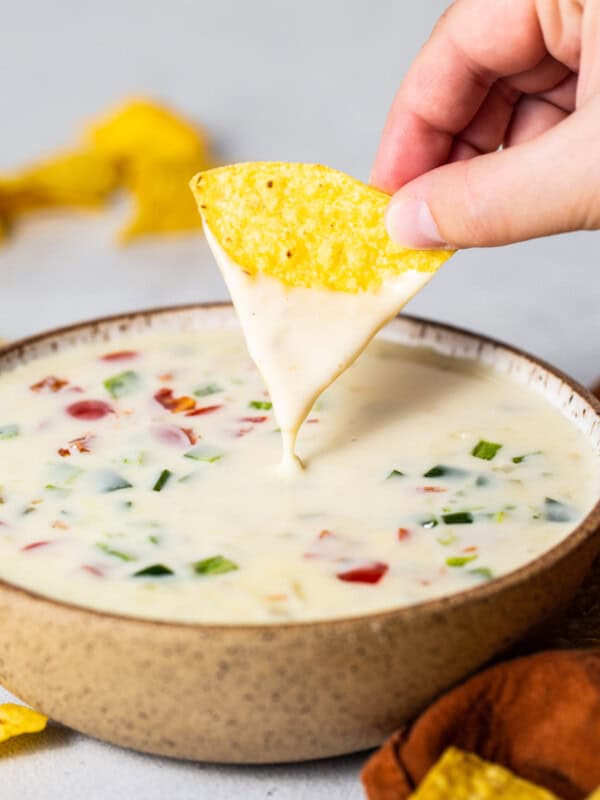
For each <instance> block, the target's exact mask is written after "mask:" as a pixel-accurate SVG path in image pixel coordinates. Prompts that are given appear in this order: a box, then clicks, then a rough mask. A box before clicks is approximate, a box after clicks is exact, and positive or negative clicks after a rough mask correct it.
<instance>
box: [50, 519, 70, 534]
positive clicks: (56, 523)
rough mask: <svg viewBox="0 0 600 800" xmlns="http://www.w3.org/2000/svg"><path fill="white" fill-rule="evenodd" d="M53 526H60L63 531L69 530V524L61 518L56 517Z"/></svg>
mask: <svg viewBox="0 0 600 800" xmlns="http://www.w3.org/2000/svg"><path fill="white" fill-rule="evenodd" d="M52 527H53V528H58V529H59V530H61V531H68V530H69V526H68V525H67V523H66V522H63V521H62V520H60V519H55V520H54V522H53V523H52Z"/></svg>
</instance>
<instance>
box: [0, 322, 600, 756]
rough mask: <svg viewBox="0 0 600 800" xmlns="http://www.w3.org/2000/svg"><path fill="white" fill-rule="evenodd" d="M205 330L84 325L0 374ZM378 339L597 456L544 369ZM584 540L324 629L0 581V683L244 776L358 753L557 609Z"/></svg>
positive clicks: (563, 387)
mask: <svg viewBox="0 0 600 800" xmlns="http://www.w3.org/2000/svg"><path fill="white" fill-rule="evenodd" d="M221 325H225V326H228V327H229V326H234V325H236V320H235V317H234V314H233V312H232V310H231V308H230V307H229V306H197V307H186V308H178V309H177V308H176V309H164V310H159V311H151V312H144V313H138V314H131V315H127V316H121V317H115V318H112V319H105V320H101V321H98V322H91V323H86V324H83V325H77V326H73V327H70V328H65V329H63V330H60V331H54V332H52V333H48V334H44V335H42V336H37V337H34V338H31V339H28V340H26V341H22V342H18V343H16V344H12V345H10V346H9V347H6V348H5V349H4V350H0V373H2V372H5V371H6V370H10V369H11V368H13V367H15V366H17V365H18V364H21V363H23V362H26V361H30V360H32V359H35V358H37V357H39V356H41V355H45V354H47V353H49V352H52V351H55V350H62V349H64V348H71V347H74V346H76V345H77V344H78V343H80V342H85V341H90V340H103V341H110V340H112V339H114V338H115V337H118V336H119V335H121V334H122V333H132V332H136V331H139V332H143V331H145V330H147V329H149V328H152V329H160V328H176V329H178V330H184V331H185V330H192V329H197V328H205V327H216V326H221ZM387 331H388V334H389V336H390V338H393V339H395V340H398V341H401V342H405V343H407V344H414V345H427V346H429V347H432V348H434V349H435V350H438V351H440V352H443V353H447V354H451V355H456V356H460V357H462V358H468V359H476V360H477V361H480V362H482V363H485V364H487V365H490V366H492V367H493V368H494V369H496V370H498V371H499V372H504V373H510V374H511V375H512V376H513V377H515V378H516V379H517V380H519V381H521V382H523V383H526V384H529V385H531V386H532V387H533V388H534V389H535V390H536V391H538V392H540V393H541V394H542V395H543V396H544V397H546V398H547V399H548V401H549V402H551V403H552V404H553V405H555V406H556V407H557V408H559V409H560V411H561V413H562V414H564V415H565V416H566V417H567V418H569V419H571V420H573V421H574V422H575V424H576V425H577V426H578V427H579V428H580V429H581V430H582V431H583V432H584V434H585V435H586V436H587V438H588V439H589V440H590V442H591V443H592V445H593V447H594V449H595V450H596V452H598V454H599V455H598V457H599V458H600V424H599V406H598V404H597V403H596V402H595V401H594V400H593V398H592V397H591V396H590V394H589V393H588V392H586V391H585V390H584V389H582V388H581V387H580V386H577V385H576V384H574V383H573V382H572V381H571V380H569V379H568V378H566V377H565V376H564V375H561V374H560V373H558V372H557V371H556V370H554V369H552V368H551V367H549V366H547V365H545V364H542V363H541V362H540V361H538V360H537V359H534V358H532V357H531V356H528V355H526V354H524V353H521V352H518V351H516V350H513V349H511V348H509V347H506V346H504V345H501V344H498V343H496V342H493V341H490V340H489V339H484V338H482V337H480V336H476V335H473V334H470V333H465V332H463V331H460V330H456V329H453V328H448V327H446V326H444V325H438V324H435V323H430V322H425V321H422V320H419V319H413V318H410V317H402V318H400V319H397V320H395V321H394V322H393V323H391V324H390V326H389V327H388V329H387ZM0 380H1V377H0ZM599 526H600V503H598V504H596V506H595V508H594V509H593V511H592V512H591V513H590V514H589V515H588V516H587V517H586V518H585V519H584V521H583V522H582V523H581V524H580V525H579V526H578V527H577V528H576V529H575V530H574V531H573V532H572V533H571V534H570V535H569V536H568V537H567V538H566V539H565V540H564V541H563V542H562V543H561V544H559V545H558V546H557V547H554V548H553V549H552V550H550V551H549V552H547V553H545V554H544V555H542V556H541V557H540V558H538V559H536V560H535V561H534V562H532V563H531V564H529V565H528V566H526V567H523V568H522V569H519V570H517V571H515V572H513V573H511V574H509V575H507V576H506V577H503V578H499V579H497V580H494V581H491V582H490V583H488V584H485V585H482V586H479V587H477V588H474V589H471V590H469V591H466V592H461V593H460V594H455V595H452V596H450V597H448V598H445V599H441V600H434V601H430V602H427V603H423V604H421V605H416V606H413V607H410V608H404V609H402V608H400V609H397V610H393V611H387V612H385V613H378V614H370V615H368V616H362V617H355V618H348V619H340V620H336V621H332V622H331V621H330V622H307V623H294V624H273V625H246V626H241V625H240V626H225V625H212V626H211V625H199V624H177V623H166V622H151V621H147V620H139V619H134V618H130V617H126V616H117V615H114V614H104V613H98V612H95V611H90V610H87V609H85V608H80V607H76V606H72V605H66V604H63V603H60V602H56V601H53V600H48V599H45V598H44V597H42V596H39V595H35V594H33V593H31V592H28V591H23V590H21V589H18V588H16V587H14V586H11V585H10V584H9V583H7V582H4V583H3V582H0V682H1V683H3V684H4V685H5V686H6V687H7V688H8V689H10V690H11V691H13V692H14V693H15V694H16V695H18V696H19V697H21V698H22V699H23V700H25V701H26V702H28V703H30V704H31V705H33V706H34V707H35V708H37V709H39V710H40V711H43V712H44V713H46V714H48V715H49V716H50V717H52V718H53V719H55V720H59V721H60V722H62V723H64V724H65V725H68V726H70V727H72V728H75V729H76V730H79V731H82V732H83V733H87V734H90V735H91V736H96V737H98V738H100V739H105V740H107V741H110V742H114V743H116V744H119V745H123V746H125V747H132V748H135V749H137V750H144V751H147V752H150V753H160V754H163V755H167V756H176V757H179V758H188V759H199V760H207V761H221V762H234V763H250V762H255V763H256V762H277V761H299V760H303V759H310V758H318V757H322V756H332V755H336V754H340V753H348V752H351V751H354V750H360V749H362V748H367V747H371V746H373V745H376V744H378V743H379V742H381V741H382V739H383V738H384V737H385V736H387V735H388V734H389V733H391V732H392V731H393V730H394V729H395V728H397V727H398V726H399V725H401V724H402V723H403V722H405V721H406V720H409V719H410V718H411V717H413V716H414V715H415V714H416V713H417V712H419V711H420V710H421V709H422V708H423V707H424V706H425V705H426V704H427V703H429V702H430V701H431V700H432V699H433V698H434V697H436V695H438V694H439V693H440V692H442V691H443V690H445V689H447V688H448V687H450V686H452V685H453V684H455V683H456V682H457V681H460V680H461V679H462V678H464V677H465V676H466V675H467V674H469V673H470V672H473V671H474V670H476V669H477V668H478V667H480V666H481V665H482V664H484V663H485V662H486V661H488V660H489V659H490V658H492V657H493V656H495V655H497V654H498V653H500V652H501V651H502V650H504V649H505V648H507V647H509V646H510V645H512V644H513V643H514V642H516V641H517V640H518V639H519V638H520V637H522V636H524V635H525V634H527V633H528V632H530V631H531V630H532V629H534V628H535V627H537V626H539V625H540V624H541V623H543V621H544V620H547V619H548V618H550V617H551V616H552V615H554V614H556V613H557V612H559V611H560V610H562V609H563V608H564V607H565V606H566V604H567V603H568V602H569V600H570V599H571V598H572V596H573V594H574V592H575V590H576V588H577V587H578V585H579V584H580V582H581V580H582V578H583V576H584V574H585V572H586V570H587V568H588V566H589V565H590V564H591V561H592V559H593V558H594V556H595V555H596V554H597V553H598V551H599V550H600V535H599V530H598V529H599Z"/></svg>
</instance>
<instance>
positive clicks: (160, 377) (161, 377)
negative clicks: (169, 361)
mask: <svg viewBox="0 0 600 800" xmlns="http://www.w3.org/2000/svg"><path fill="white" fill-rule="evenodd" d="M156 377H157V378H158V380H159V381H163V382H164V383H167V382H168V381H172V380H173V373H172V372H163V373H162V375H157V376H156Z"/></svg>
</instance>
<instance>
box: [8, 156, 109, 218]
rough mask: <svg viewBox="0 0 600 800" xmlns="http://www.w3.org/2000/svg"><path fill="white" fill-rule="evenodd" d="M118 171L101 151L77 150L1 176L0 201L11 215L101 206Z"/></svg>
mask: <svg viewBox="0 0 600 800" xmlns="http://www.w3.org/2000/svg"><path fill="white" fill-rule="evenodd" d="M117 181H118V172H117V169H116V167H115V165H114V164H113V162H112V161H110V160H109V159H107V158H106V156H104V155H102V154H100V153H94V152H92V151H89V150H81V151H79V150H74V151H72V152H65V153H59V154H58V155H56V156H54V157H52V158H49V159H46V160H45V161H40V162H39V163H37V164H34V165H33V166H31V167H28V168H26V169H24V170H22V171H21V172H18V173H15V174H14V175H8V176H3V177H0V195H1V198H2V199H1V203H2V205H3V206H4V207H5V209H6V211H7V213H8V214H9V215H10V216H11V217H12V216H16V215H18V214H20V213H22V212H24V211H29V210H32V209H38V208H47V207H53V206H82V207H94V206H99V205H102V204H103V203H104V202H105V201H106V199H107V198H108V195H109V194H110V193H111V192H113V191H114V189H115V188H116V186H117Z"/></svg>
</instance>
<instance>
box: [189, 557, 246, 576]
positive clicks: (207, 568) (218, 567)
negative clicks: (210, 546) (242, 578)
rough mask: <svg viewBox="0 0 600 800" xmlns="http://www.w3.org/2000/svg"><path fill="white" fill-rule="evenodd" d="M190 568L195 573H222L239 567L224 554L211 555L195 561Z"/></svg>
mask: <svg viewBox="0 0 600 800" xmlns="http://www.w3.org/2000/svg"><path fill="white" fill-rule="evenodd" d="M192 568H193V570H194V572H195V573H196V574H197V575H224V574H225V573H226V572H233V571H234V570H236V569H239V567H238V565H237V564H236V563H235V562H234V561H231V560H230V559H228V558H225V556H211V558H204V559H202V561H196V562H195V563H194V564H192Z"/></svg>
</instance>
